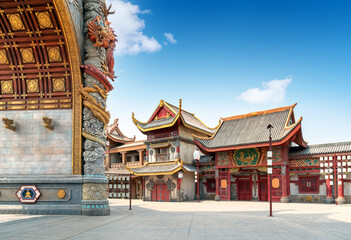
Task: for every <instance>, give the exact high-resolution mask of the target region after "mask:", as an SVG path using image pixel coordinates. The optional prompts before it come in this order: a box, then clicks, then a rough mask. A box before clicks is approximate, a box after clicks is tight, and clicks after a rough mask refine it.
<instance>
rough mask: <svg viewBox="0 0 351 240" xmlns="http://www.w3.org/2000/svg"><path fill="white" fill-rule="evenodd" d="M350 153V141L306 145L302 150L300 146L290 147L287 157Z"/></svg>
mask: <svg viewBox="0 0 351 240" xmlns="http://www.w3.org/2000/svg"><path fill="white" fill-rule="evenodd" d="M350 152H351V141H350V142H338V143H325V144H314V145H308V146H307V148H303V147H300V146H296V147H291V148H290V150H289V157H298V156H306V155H319V154H331V153H350Z"/></svg>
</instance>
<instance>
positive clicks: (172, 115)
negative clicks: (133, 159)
mask: <svg viewBox="0 0 351 240" xmlns="http://www.w3.org/2000/svg"><path fill="white" fill-rule="evenodd" d="M132 118H133V122H134V124H135V125H136V126H137V127H138V129H139V130H140V131H141V132H142V133H144V134H146V136H147V140H146V141H145V142H144V143H145V144H146V159H145V161H144V164H141V165H140V166H126V168H127V169H129V170H130V172H132V173H133V174H134V175H135V176H141V177H143V178H142V179H143V199H144V200H148V201H184V200H193V199H194V197H195V183H194V175H195V172H196V167H194V166H193V165H192V162H193V157H192V155H193V152H194V150H195V148H196V145H195V143H194V140H193V137H192V135H193V134H196V135H197V136H201V137H204V138H205V137H209V136H212V135H213V134H214V132H215V130H216V128H209V127H207V126H206V125H205V124H204V123H203V122H202V121H200V120H199V119H198V118H197V117H196V116H195V115H194V114H193V113H190V112H187V111H185V110H183V109H182V104H181V100H180V102H179V106H178V107H176V106H174V105H172V104H170V103H167V102H165V101H163V100H161V101H160V103H159V105H158V106H157V108H156V109H155V111H154V112H153V113H152V114H151V117H150V118H149V120H148V121H147V122H140V121H138V120H136V119H135V118H134V113H133V116H132Z"/></svg>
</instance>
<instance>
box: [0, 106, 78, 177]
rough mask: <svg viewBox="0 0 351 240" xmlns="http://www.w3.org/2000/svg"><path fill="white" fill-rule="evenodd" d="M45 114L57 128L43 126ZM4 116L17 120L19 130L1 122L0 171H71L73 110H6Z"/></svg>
mask: <svg viewBox="0 0 351 240" xmlns="http://www.w3.org/2000/svg"><path fill="white" fill-rule="evenodd" d="M44 116H45V117H48V118H51V119H52V120H53V126H54V130H49V129H47V128H45V127H44V124H43V120H42V117H44ZM2 118H9V119H12V120H14V125H15V126H16V131H11V130H9V129H6V128H5V127H4V125H3V124H2V123H1V124H0V174H2V175H29V174H39V175H71V174H72V110H71V109H65V110H30V111H6V112H0V119H2Z"/></svg>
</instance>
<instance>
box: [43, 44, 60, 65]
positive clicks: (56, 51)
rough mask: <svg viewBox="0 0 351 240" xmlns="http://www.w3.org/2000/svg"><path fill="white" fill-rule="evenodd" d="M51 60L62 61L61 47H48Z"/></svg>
mask: <svg viewBox="0 0 351 240" xmlns="http://www.w3.org/2000/svg"><path fill="white" fill-rule="evenodd" d="M46 49H47V51H48V55H49V62H62V57H61V51H60V48H59V47H47V48H46Z"/></svg>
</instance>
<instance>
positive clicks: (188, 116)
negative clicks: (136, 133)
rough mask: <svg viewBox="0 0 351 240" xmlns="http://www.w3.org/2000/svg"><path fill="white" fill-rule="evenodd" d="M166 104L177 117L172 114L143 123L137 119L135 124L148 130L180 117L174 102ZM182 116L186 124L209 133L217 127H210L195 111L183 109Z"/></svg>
mask: <svg viewBox="0 0 351 240" xmlns="http://www.w3.org/2000/svg"><path fill="white" fill-rule="evenodd" d="M161 101H163V100H161ZM163 102H164V101H163ZM164 104H165V106H166V107H167V108H170V110H171V111H173V112H174V113H175V114H176V116H175V117H173V116H170V117H168V118H162V119H158V120H152V121H151V122H147V123H142V122H139V121H137V120H135V124H136V125H137V126H139V127H141V128H142V129H143V130H148V129H151V128H155V127H162V126H163V125H169V124H172V123H174V121H175V118H177V117H178V114H179V108H178V107H176V106H174V105H172V104H170V103H167V102H164ZM155 111H156V110H155ZM154 113H155V112H154ZM181 118H182V119H183V121H184V123H185V124H186V125H189V126H191V127H194V128H196V129H199V130H201V131H204V132H206V133H208V134H213V133H214V132H215V129H211V128H208V127H207V126H206V125H205V124H204V123H202V122H201V121H200V120H199V119H198V118H197V117H196V116H195V115H194V114H193V113H190V112H187V111H185V110H183V109H182V110H181Z"/></svg>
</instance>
